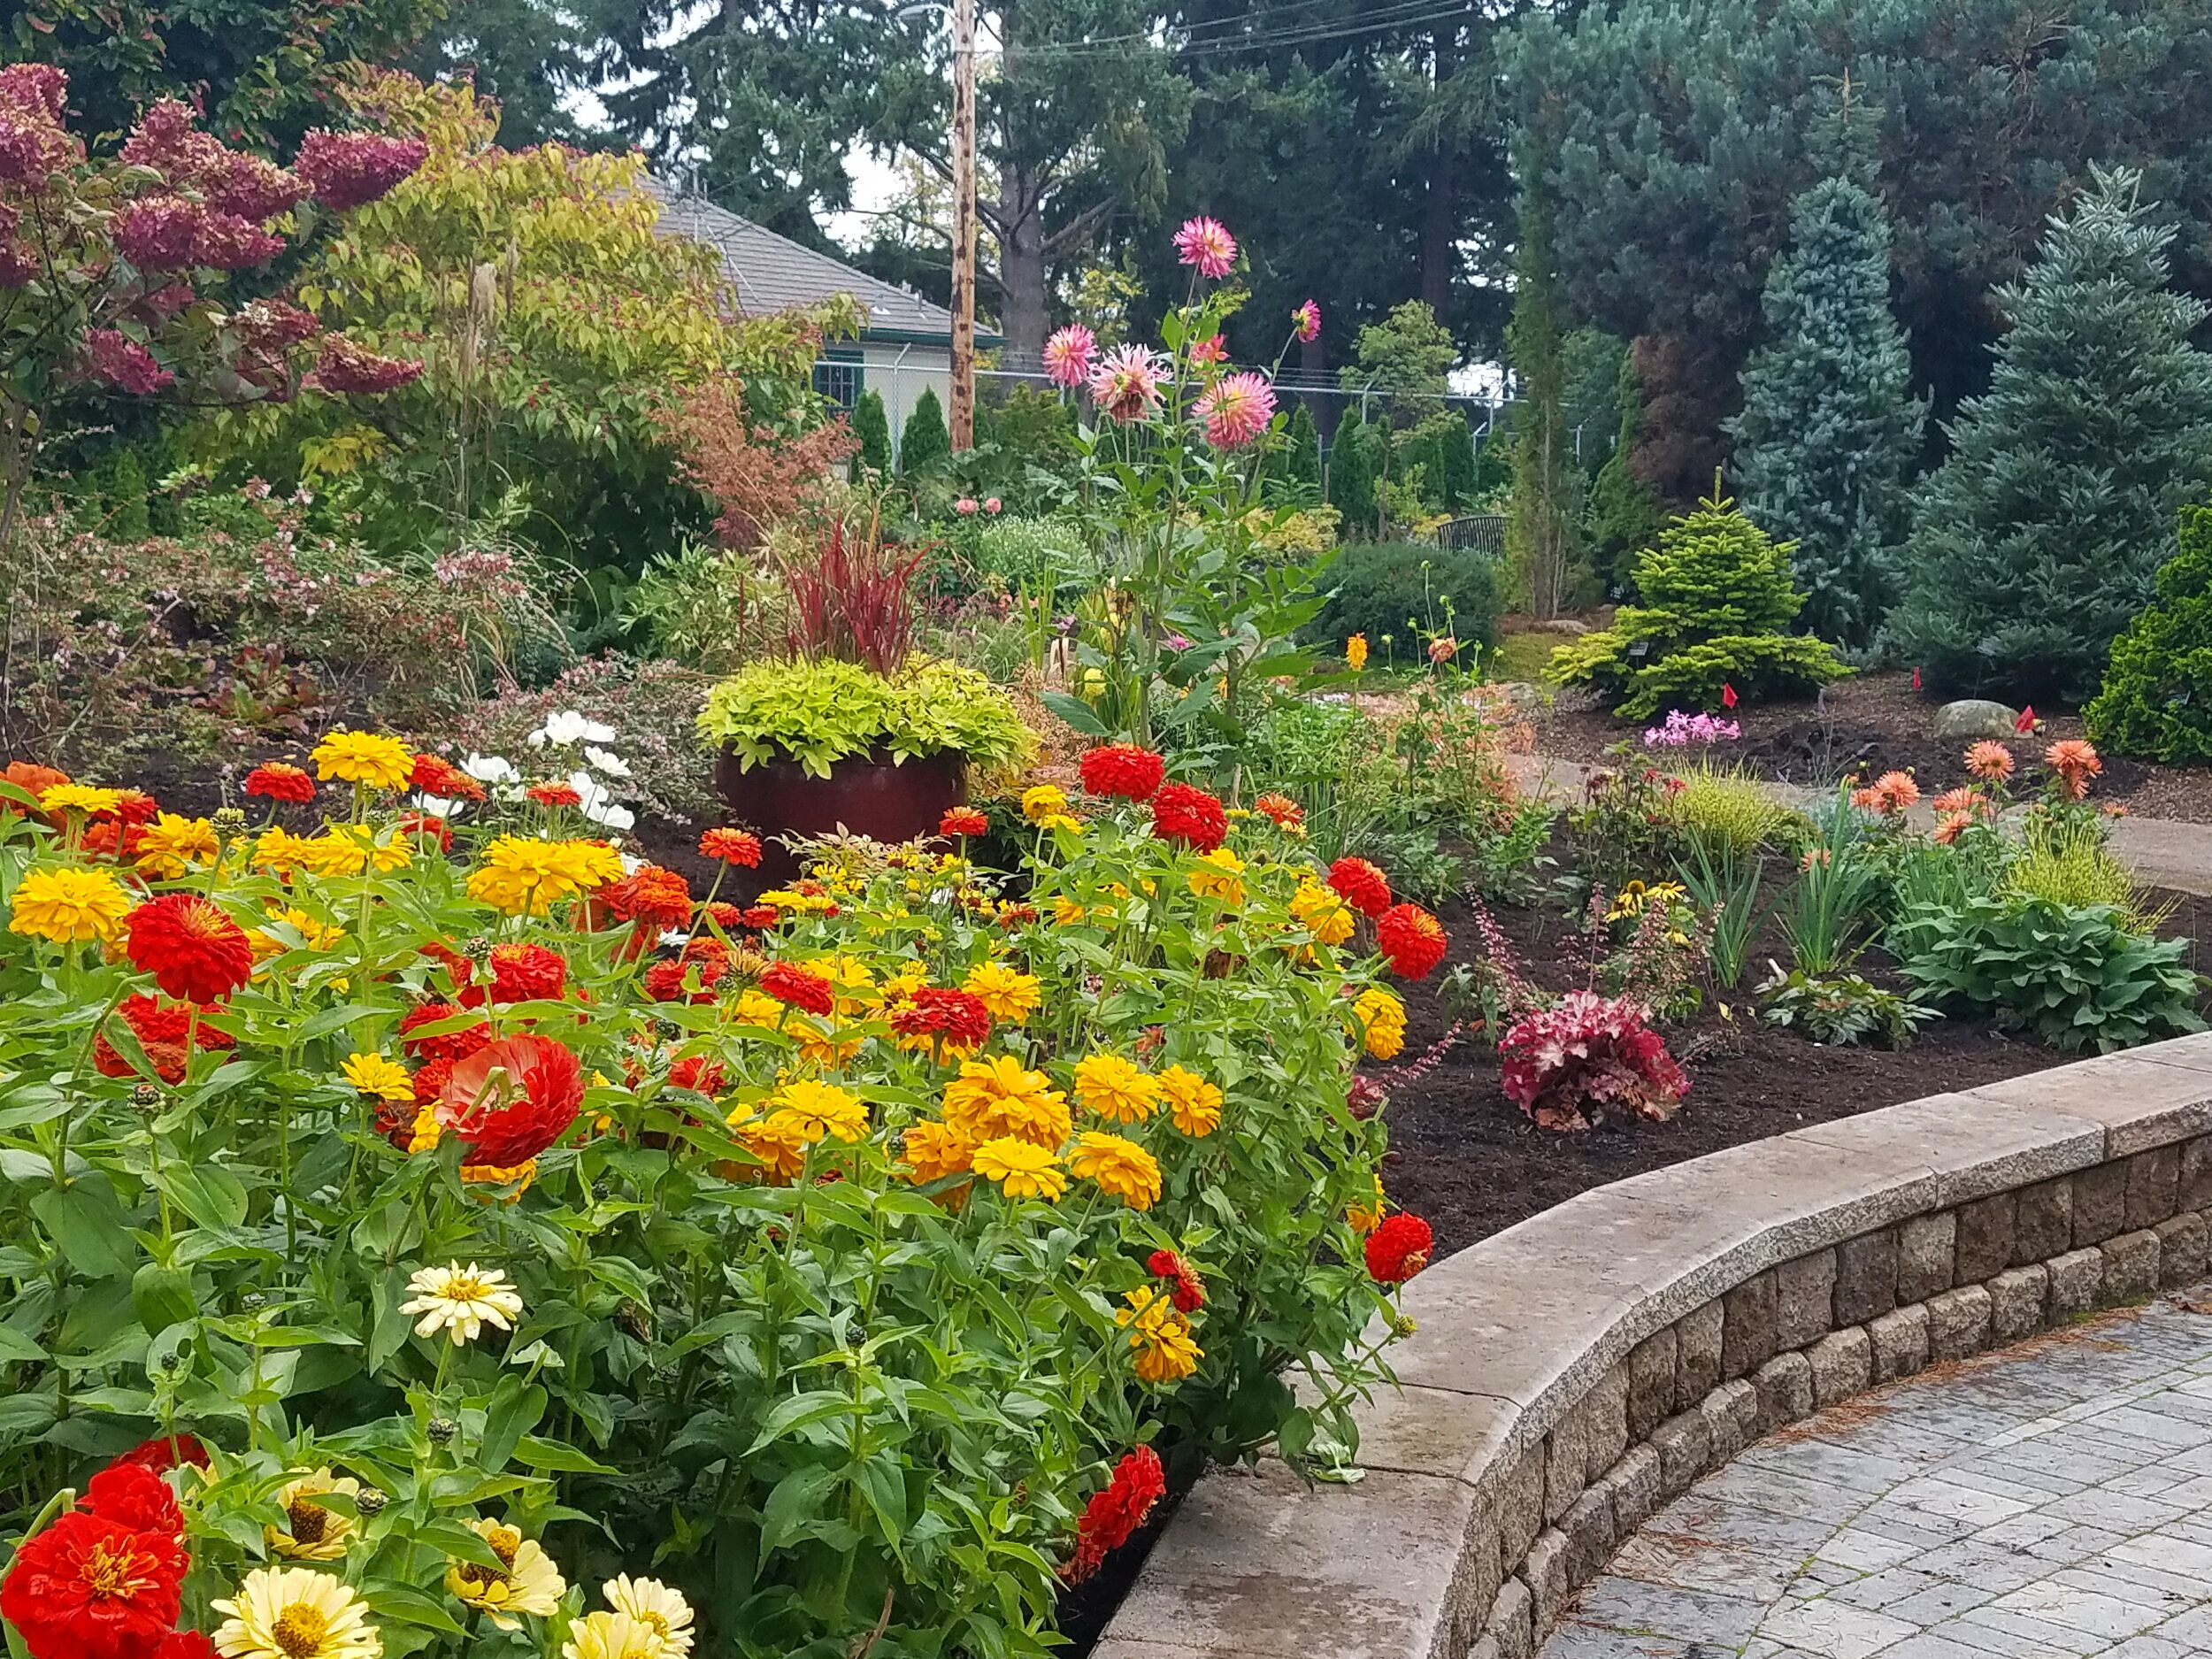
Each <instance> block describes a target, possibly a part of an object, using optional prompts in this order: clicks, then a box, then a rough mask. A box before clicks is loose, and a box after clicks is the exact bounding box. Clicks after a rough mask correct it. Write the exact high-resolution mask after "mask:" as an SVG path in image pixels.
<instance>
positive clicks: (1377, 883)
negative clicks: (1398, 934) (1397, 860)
mask: <svg viewBox="0 0 2212 1659" xmlns="http://www.w3.org/2000/svg"><path fill="white" fill-rule="evenodd" d="M1329 886H1330V887H1332V888H1333V889H1334V890H1335V892H1336V894H1337V896H1338V897H1340V898H1341V899H1342V900H1343V901H1344V902H1346V903H1347V904H1348V905H1350V906H1351V907H1352V908H1353V909H1354V910H1357V911H1358V912H1359V913H1360V914H1361V915H1362V916H1366V917H1375V918H1379V917H1380V916H1381V915H1382V913H1383V912H1384V911H1385V910H1388V909H1389V908H1390V878H1389V877H1387V876H1386V875H1385V874H1383V872H1381V871H1380V870H1379V869H1377V868H1376V867H1375V866H1374V865H1373V864H1369V863H1368V862H1367V860H1366V859H1364V858H1340V859H1338V860H1337V861H1336V862H1335V863H1334V864H1331V865H1330V866H1329Z"/></svg>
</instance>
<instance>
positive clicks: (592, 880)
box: [468, 835, 622, 916]
mask: <svg viewBox="0 0 2212 1659" xmlns="http://www.w3.org/2000/svg"><path fill="white" fill-rule="evenodd" d="M620 879H622V855H621V854H619V853H618V852H616V851H615V850H614V849H612V848H611V847H601V846H597V845H595V843H593V842H590V841H536V840H533V839H530V838H527V837H525V836H520V835H502V836H500V837H499V838H498V839H497V840H495V841H493V842H492V844H491V845H490V846H488V847H487V848H486V849H484V851H483V855H482V856H481V857H480V859H479V860H478V861H477V866H476V868H475V870H473V871H472V872H470V875H469V879H468V892H469V897H471V898H472V899H475V900H477V901H478V902H480V903H484V904H488V905H490V906H491V907H492V908H493V909H495V910H503V911H505V912H506V913H507V914H508V915H510V916H543V915H545V914H546V913H547V912H548V911H549V910H551V909H552V908H553V906H554V905H556V904H557V903H559V902H561V901H562V900H563V899H569V898H573V897H575V896H576V895H578V894H580V893H588V892H589V891H590V890H591V889H592V888H594V887H603V886H604V885H605V884H606V883H608V882H610V881H618V880H620Z"/></svg>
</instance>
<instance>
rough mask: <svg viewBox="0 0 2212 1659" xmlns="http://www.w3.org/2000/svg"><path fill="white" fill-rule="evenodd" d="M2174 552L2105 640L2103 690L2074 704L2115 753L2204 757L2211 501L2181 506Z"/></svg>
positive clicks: (2211, 676)
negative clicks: (2142, 606) (2145, 603)
mask: <svg viewBox="0 0 2212 1659" xmlns="http://www.w3.org/2000/svg"><path fill="white" fill-rule="evenodd" d="M2179 541H2180V546H2181V551H2180V552H2179V553H2178V554H2177V555H2176V556H2175V557H2173V558H2171V559H2169V560H2168V561H2167V562H2166V564H2165V565H2164V566H2163V567H2162V569H2161V570H2160V571H2159V572H2158V597H2157V598H2156V599H2155V600H2154V601H2152V603H2151V607H2150V609H2149V610H2147V611H2144V612H2143V614H2142V615H2141V616H2139V617H2138V618H2135V620H2134V621H2133V622H2132V623H2131V624H2130V625H2129V626H2128V630H2127V632H2126V633H2124V634H2122V635H2121V636H2120V637H2119V638H2118V639H2117V640H2115V641H2113V643H2112V666H2111V668H2110V669H2109V670H2108V672H2106V674H2105V677H2104V689H2103V690H2102V691H2101V692H2099V693H2098V694H2097V696H2096V700H2095V701H2094V702H2093V703H2091V704H2090V705H2089V706H2088V707H2087V708H2086V709H2084V710H2082V718H2083V719H2084V721H2085V723H2086V724H2087V726H2088V727H2089V735H2090V736H2091V737H2092V738H2093V739H2095V740H2096V741H2098V742H2099V743H2101V744H2102V745H2103V746H2104V747H2105V748H2107V749H2110V750H2111V751H2112V752H2113V753H2115V754H2117V755H2139V756H2141V757H2144V758H2146V759H2149V760H2162V761H2168V762H2181V761H2208V760H2212V507H2184V508H2183V509H2182V510H2181V534H2180V537H2179Z"/></svg>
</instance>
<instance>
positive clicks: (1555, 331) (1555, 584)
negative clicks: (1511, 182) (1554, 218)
mask: <svg viewBox="0 0 2212 1659" xmlns="http://www.w3.org/2000/svg"><path fill="white" fill-rule="evenodd" d="M1553 279H1554V273H1553V270H1552V243H1551V216H1550V214H1549V212H1548V210H1547V209H1546V207H1545V205H1544V204H1543V203H1542V202H1541V201H1540V200H1539V199H1538V198H1537V196H1535V195H1534V194H1533V193H1532V192H1531V191H1529V190H1526V189H1525V190H1524V191H1523V193H1522V198H1521V246H1520V251H1519V256H1518V257H1517V259H1516V260H1515V261H1514V273H1513V320H1512V321H1511V322H1509V324H1507V325H1506V331H1505V345H1506V355H1507V357H1508V358H1509V360H1510V362H1511V364H1512V365H1513V373H1515V375H1517V377H1518V378H1519V380H1520V392H1521V403H1520V406H1519V408H1518V409H1517V411H1515V415H1514V434H1513V436H1514V442H1513V504H1512V509H1511V511H1510V513H1509V516H1508V518H1507V520H1506V526H1505V550H1506V559H1507V562H1508V563H1509V565H1511V567H1512V570H1513V573H1514V581H1515V586H1516V587H1517V588H1518V590H1519V592H1518V594H1517V595H1516V596H1517V597H1523V598H1525V599H1526V600H1527V602H1528V608H1529V610H1530V611H1531V612H1532V614H1534V615H1535V616H1536V617H1538V618H1551V617H1555V616H1557V615H1558V614H1559V613H1560V612H1561V611H1563V610H1564V609H1566V606H1567V603H1568V599H1569V596H1570V595H1571V593H1572V591H1573V588H1574V582H1575V574H1576V572H1575V520H1576V518H1577V512H1576V506H1575V483H1576V473H1575V467H1574V454H1573V450H1572V448H1571V442H1570V440H1569V438H1568V435H1567V416H1566V363H1565V359H1564V357H1563V353H1562V350H1561V346H1560V327H1559V312H1558V304H1557V300H1556V296H1555V292H1554V280H1553Z"/></svg>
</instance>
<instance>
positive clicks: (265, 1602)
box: [213, 1567, 642, 1659]
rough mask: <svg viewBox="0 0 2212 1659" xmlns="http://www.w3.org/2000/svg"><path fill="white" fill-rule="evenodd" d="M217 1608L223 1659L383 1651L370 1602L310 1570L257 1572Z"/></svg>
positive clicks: (365, 1657) (367, 1656)
mask: <svg viewBox="0 0 2212 1659" xmlns="http://www.w3.org/2000/svg"><path fill="white" fill-rule="evenodd" d="M213 1607H214V1609H215V1611H216V1612H218V1613H220V1614H222V1615H223V1616H224V1619H223V1623H222V1624H220V1625H219V1626H218V1627H217V1628H216V1632H215V1635H214V1642H215V1651H216V1652H217V1653H219V1654H220V1655H223V1659H379V1655H381V1654H382V1653H383V1651H384V1641H383V1639H382V1638H381V1637H380V1636H379V1635H378V1634H377V1633H376V1626H375V1625H373V1624H370V1623H369V1610H368V1604H367V1603H366V1602H365V1601H362V1599H361V1598H360V1596H359V1595H358V1594H357V1593H356V1592H355V1591H354V1589H353V1587H352V1586H350V1585H349V1584H347V1583H346V1581H345V1580H344V1579H342V1578H338V1577H337V1576H335V1575H334V1574H332V1573H327V1572H318V1571H316V1570H315V1569H314V1568H312V1567H261V1568H257V1569H256V1570H255V1571H252V1572H250V1573H248V1574H247V1575H246V1577H245V1578H244V1580H243V1581H242V1583H241V1584H240V1585H239V1586H238V1594H236V1595H235V1596H234V1597H233V1598H231V1599H230V1600H228V1601H217V1602H215V1603H213ZM641 1659H642V1656H641Z"/></svg>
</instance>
